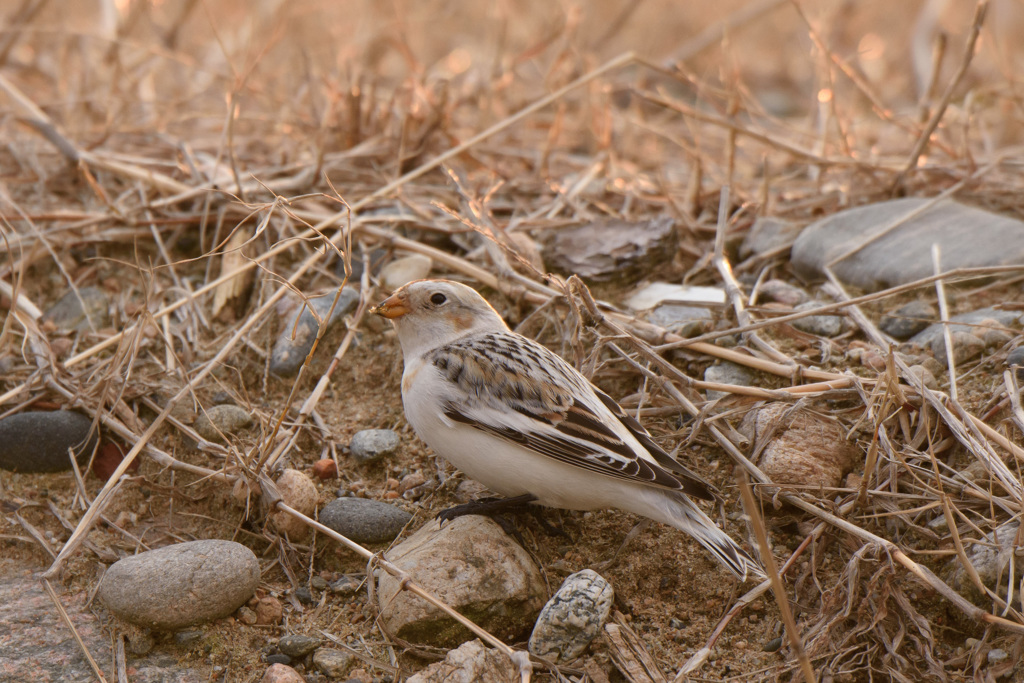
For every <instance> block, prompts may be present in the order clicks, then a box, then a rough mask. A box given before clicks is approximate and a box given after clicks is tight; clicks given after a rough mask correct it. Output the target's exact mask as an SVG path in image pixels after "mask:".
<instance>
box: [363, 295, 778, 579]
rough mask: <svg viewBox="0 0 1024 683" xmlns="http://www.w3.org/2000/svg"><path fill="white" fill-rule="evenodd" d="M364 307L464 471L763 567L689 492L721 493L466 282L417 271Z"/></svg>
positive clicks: (414, 420)
mask: <svg viewBox="0 0 1024 683" xmlns="http://www.w3.org/2000/svg"><path fill="white" fill-rule="evenodd" d="M370 312H371V313H374V314H376V315H379V316H381V317H383V318H387V319H389V320H390V321H391V322H392V324H393V325H394V329H395V331H396V333H397V336H398V342H399V344H400V346H401V348H402V356H403V359H404V371H403V373H402V403H403V407H404V410H405V416H406V419H407V421H408V422H409V424H410V425H411V426H412V428H413V431H415V433H416V435H417V436H418V437H419V438H420V439H421V440H422V441H423V442H424V443H426V444H427V445H428V446H429V447H430V448H431V449H433V451H434V452H435V453H437V454H438V455H440V456H442V457H443V458H444V459H446V460H447V461H448V462H450V463H451V464H452V465H454V466H455V467H456V468H457V469H459V470H461V471H462V472H463V473H465V474H466V475H467V476H469V477H470V478H472V479H475V480H476V481H478V482H480V483H481V484H483V485H484V486H486V487H487V488H488V489H490V490H492V491H494V492H496V493H498V494H500V495H502V496H505V497H507V498H509V499H511V500H525V501H530V502H531V503H532V504H536V505H541V506H546V507H552V508H561V509H567V510H596V509H605V508H616V509H619V510H625V511H627V512H631V513H634V514H637V515H640V516H643V517H647V518H650V519H653V520H655V521H658V522H662V523H664V524H668V525H670V526H672V527H675V528H676V529H679V530H681V531H683V532H685V533H687V534H689V535H690V536H692V537H693V538H694V539H696V541H697V542H698V543H700V544H701V545H702V546H703V547H704V548H706V549H707V550H708V551H710V552H711V554H712V555H713V556H714V557H715V558H716V559H717V560H718V561H719V562H721V564H722V565H724V566H725V567H726V568H728V569H729V570H730V571H731V572H732V573H733V574H734V575H735V576H736V577H737V578H739V579H740V580H741V581H743V580H745V579H746V578H748V577H751V578H758V579H762V578H764V576H765V574H764V570H763V569H762V568H761V565H760V563H758V561H757V560H755V559H754V558H752V557H751V556H750V555H749V554H747V552H746V551H744V550H743V549H742V548H741V547H740V546H739V545H738V544H737V543H736V542H735V541H734V540H733V539H732V538H730V537H729V535H728V534H726V533H725V532H724V531H722V530H721V529H719V528H718V527H717V526H716V525H715V523H714V522H713V521H712V520H711V518H709V517H708V516H707V515H706V514H705V513H704V512H703V511H702V510H701V509H700V508H699V507H698V506H697V505H696V503H694V501H693V499H694V498H697V499H701V500H712V501H714V500H718V499H719V495H718V492H717V491H716V490H715V488H714V487H713V486H712V485H711V484H710V483H708V482H707V481H705V480H704V479H703V478H701V476H700V475H698V474H697V473H695V472H693V471H691V470H689V469H688V468H686V467H684V466H683V465H681V464H680V463H679V462H677V461H676V460H675V459H674V458H673V457H672V456H670V455H669V454H668V453H667V452H666V451H665V450H664V449H662V448H661V447H660V446H659V445H658V444H657V443H655V441H654V440H653V439H652V438H651V435H650V433H649V432H648V431H647V430H646V429H645V428H644V427H643V425H641V424H640V422H639V421H637V420H636V419H635V418H633V417H632V416H630V415H628V414H627V413H626V412H625V411H624V410H623V409H622V408H621V407H620V406H619V405H618V403H616V402H615V400H614V399H612V398H611V397H610V396H608V394H606V393H604V392H603V391H601V390H600V389H599V388H597V387H596V386H595V385H594V384H593V383H591V382H590V380H588V379H587V378H586V377H584V376H583V375H582V374H581V373H580V372H579V371H578V370H576V368H574V367H573V366H572V365H570V364H569V363H568V362H566V361H565V360H563V359H562V358H561V357H560V356H559V355H558V354H556V353H555V352H553V351H551V350H550V349H548V348H547V347H546V346H544V345H542V344H540V343H538V342H536V341H534V340H532V339H529V338H528V337H525V336H523V335H521V334H518V333H516V332H514V331H512V330H511V329H509V327H508V325H507V324H506V323H505V321H504V320H503V319H502V317H501V315H500V314H499V313H498V312H497V311H496V310H495V309H494V308H493V307H492V306H491V305H490V304H489V303H488V302H487V300H486V299H484V297H483V296H481V295H480V293H479V292H477V291H476V290H475V289H473V288H472V287H469V286H468V285H465V284H462V283H459V282H455V281H451V280H441V279H436V280H417V281H414V282H410V283H408V284H406V285H404V286H402V287H400V288H399V289H397V290H396V291H394V292H393V293H392V294H391V296H389V297H388V298H387V299H385V300H384V301H382V302H381V303H379V304H377V305H376V306H374V307H372V308H371V309H370Z"/></svg>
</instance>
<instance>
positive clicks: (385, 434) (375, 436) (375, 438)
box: [348, 429, 399, 463]
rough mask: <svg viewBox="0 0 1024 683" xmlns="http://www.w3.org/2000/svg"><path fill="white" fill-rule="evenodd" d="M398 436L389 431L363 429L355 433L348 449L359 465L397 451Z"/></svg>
mask: <svg viewBox="0 0 1024 683" xmlns="http://www.w3.org/2000/svg"><path fill="white" fill-rule="evenodd" d="M398 443H399V439H398V434H397V433H396V432H395V431H394V430H391V429H364V430H362V431H359V432H356V433H355V435H354V436H353V437H352V441H351V442H350V443H349V445H348V448H349V450H350V451H351V452H352V456H353V457H354V458H355V459H356V460H357V461H358V462H360V463H367V462H372V461H374V460H377V459H378V458H381V457H384V456H386V455H391V454H392V453H394V452H395V450H397V449H398Z"/></svg>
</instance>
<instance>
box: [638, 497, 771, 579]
mask: <svg viewBox="0 0 1024 683" xmlns="http://www.w3.org/2000/svg"><path fill="white" fill-rule="evenodd" d="M659 493H661V492H659ZM661 498H662V500H661V501H659V502H660V503H661V504H660V505H658V506H657V507H658V512H660V513H662V514H660V515H653V514H651V512H652V511H651V510H650V509H648V510H646V511H644V512H641V514H644V515H646V516H648V517H652V518H654V519H656V520H657V521H659V522H664V523H665V524H669V525H671V526H674V527H675V528H677V529H679V530H680V531H683V532H686V533H687V534H689V535H690V536H693V538H694V539H696V541H697V542H698V543H700V544H701V545H702V546H704V547H705V548H707V549H708V550H709V551H710V552H711V554H712V555H714V556H715V559H717V560H718V561H719V562H721V563H722V564H723V565H725V567H726V568H728V569H729V571H731V572H732V573H733V574H735V575H736V577H737V578H738V579H739V580H740V581H745V580H747V579H748V578H749V579H754V580H761V579H764V578H766V574H765V573H764V569H763V568H762V567H761V563H760V562H758V561H757V560H755V559H754V558H753V557H751V556H750V555H749V554H747V552H746V551H745V550H743V548H741V547H740V546H739V545H738V544H737V543H736V541H734V540H732V538H730V537H729V535H728V534H727V533H725V532H724V531H722V530H721V529H719V528H718V527H717V526H716V525H715V523H714V521H713V520H712V519H711V518H710V517H708V516H707V515H706V514H704V511H703V510H701V509H700V508H699V507H697V505H696V504H695V503H694V502H693V501H692V500H690V499H689V498H687V497H686V496H682V495H680V496H666V495H662V496H661Z"/></svg>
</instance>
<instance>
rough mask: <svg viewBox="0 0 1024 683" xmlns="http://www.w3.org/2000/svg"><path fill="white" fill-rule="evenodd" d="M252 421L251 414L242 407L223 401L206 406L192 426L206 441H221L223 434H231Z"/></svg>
mask: <svg viewBox="0 0 1024 683" xmlns="http://www.w3.org/2000/svg"><path fill="white" fill-rule="evenodd" d="M252 422H253V420H252V415H250V414H249V413H248V411H246V410H245V409H244V408H241V407H239V406H236V405H231V404H229V403H225V404H222V405H217V406H210V407H209V408H207V409H206V410H205V411H204V412H203V413H202V414H201V415H200V416H199V417H197V418H196V421H195V424H194V425H193V427H194V428H195V430H196V431H197V432H198V433H199V436H201V437H203V438H204V439H206V440H207V441H223V440H224V436H232V435H234V434H235V433H237V432H239V431H241V430H243V429H245V428H246V427H248V426H249V425H251V424H252ZM222 435H223V436H222Z"/></svg>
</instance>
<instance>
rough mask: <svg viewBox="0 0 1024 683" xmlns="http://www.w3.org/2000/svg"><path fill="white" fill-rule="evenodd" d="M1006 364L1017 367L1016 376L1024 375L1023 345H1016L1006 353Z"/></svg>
mask: <svg viewBox="0 0 1024 683" xmlns="http://www.w3.org/2000/svg"><path fill="white" fill-rule="evenodd" d="M1006 365H1007V366H1009V367H1016V368H1017V377H1018V378H1019V377H1021V376H1024V346H1018V347H1017V348H1015V349H1014V350H1013V351H1010V353H1008V354H1007V355H1006Z"/></svg>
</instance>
